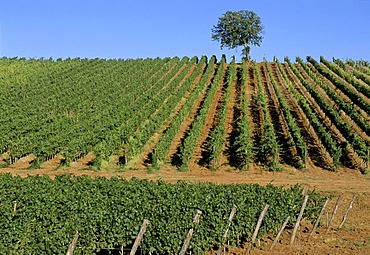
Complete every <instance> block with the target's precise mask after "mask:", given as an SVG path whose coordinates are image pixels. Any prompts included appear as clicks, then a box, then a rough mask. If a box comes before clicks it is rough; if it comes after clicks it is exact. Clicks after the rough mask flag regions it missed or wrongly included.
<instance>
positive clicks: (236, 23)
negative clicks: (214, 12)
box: [212, 10, 264, 60]
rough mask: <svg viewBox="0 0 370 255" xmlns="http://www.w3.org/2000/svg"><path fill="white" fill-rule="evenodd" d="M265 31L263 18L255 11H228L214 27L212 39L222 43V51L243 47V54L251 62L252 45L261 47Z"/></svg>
mask: <svg viewBox="0 0 370 255" xmlns="http://www.w3.org/2000/svg"><path fill="white" fill-rule="evenodd" d="M263 29H264V27H263V25H262V23H261V18H260V17H259V16H258V15H257V14H256V13H254V12H253V11H247V10H241V11H237V12H232V11H227V12H226V13H225V14H224V15H223V16H222V17H220V18H219V20H218V23H217V25H216V26H213V29H212V39H213V40H216V41H220V42H221V49H222V48H224V47H228V48H229V49H234V48H237V47H238V46H243V47H244V48H243V54H245V57H246V58H247V60H249V58H250V57H249V51H250V45H256V46H260V45H261V42H262V39H263V36H262V33H263Z"/></svg>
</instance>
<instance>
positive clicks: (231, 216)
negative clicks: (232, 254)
mask: <svg viewBox="0 0 370 255" xmlns="http://www.w3.org/2000/svg"><path fill="white" fill-rule="evenodd" d="M236 208H237V206H236V205H233V207H232V208H231V212H230V215H229V220H228V221H229V224H228V225H227V228H226V231H225V234H224V236H223V238H224V239H225V240H226V238H227V234H228V233H229V228H230V226H231V222H232V220H233V218H234V215H235V212H236ZM223 246H224V245H223V244H222V245H220V248H219V249H218V251H217V255H220V254H221V252H222V249H223Z"/></svg>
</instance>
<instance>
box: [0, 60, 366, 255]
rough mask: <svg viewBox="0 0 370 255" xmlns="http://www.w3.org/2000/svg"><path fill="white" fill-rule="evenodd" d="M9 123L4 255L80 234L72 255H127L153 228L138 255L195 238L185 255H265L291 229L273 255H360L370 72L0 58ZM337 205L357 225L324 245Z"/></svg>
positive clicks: (356, 66)
mask: <svg viewBox="0 0 370 255" xmlns="http://www.w3.org/2000/svg"><path fill="white" fill-rule="evenodd" d="M0 109H1V111H0V168H1V169H0V187H1V188H0V253H1V254H3V253H4V254H65V252H66V250H67V247H68V246H69V245H70V244H71V241H72V238H73V236H74V234H75V233H79V238H78V242H77V246H76V247H75V251H74V254H100V255H101V254H124V252H123V249H124V248H125V249H126V251H129V250H130V249H131V248H132V247H133V246H134V241H135V238H136V235H137V234H138V232H139V230H140V231H141V228H140V226H141V224H142V223H143V220H144V219H145V220H149V221H150V224H149V225H147V230H146V232H145V234H144V238H143V240H142V242H141V244H140V252H141V254H179V251H180V249H182V245H183V241H184V239H185V237H186V236H187V233H188V231H189V233H190V230H189V229H191V230H193V231H194V232H193V233H194V235H193V236H192V239H191V241H190V243H189V246H188V247H187V253H185V252H184V253H182V254H204V253H205V252H208V253H207V254H213V253H214V252H215V251H217V250H218V251H220V252H221V250H220V249H221V248H222V247H224V248H225V247H226V245H227V246H228V247H231V248H232V249H234V248H235V249H236V250H234V252H235V254H239V253H238V252H237V249H240V250H241V252H240V253H242V254H245V253H246V249H247V246H248V245H249V244H250V246H249V247H252V246H253V248H255V247H256V246H258V245H257V244H253V242H254V240H253V236H254V238H257V240H258V242H261V243H262V246H259V247H258V248H257V249H254V250H253V252H255V253H256V254H265V253H264V252H268V251H267V249H266V248H267V247H266V246H267V244H270V243H271V242H272V236H276V233H277V231H278V229H279V228H280V227H281V226H282V224H283V222H284V220H286V222H287V224H288V225H287V226H286V229H285V231H284V232H283V238H282V240H281V241H279V243H278V244H277V245H276V246H279V247H278V248H277V251H281V252H282V253H276V254H306V253H307V254H309V253H310V252H311V253H312V252H314V254H316V253H322V254H329V253H330V254H332V253H336V254H344V253H345V252H348V251H349V250H350V251H351V252H352V253H353V252H354V251H356V252H355V253H356V254H367V251H368V249H367V248H368V247H369V246H368V245H370V242H369V240H368V233H369V232H368V230H369V227H370V226H369V224H368V222H369V217H368V214H366V213H364V212H366V210H367V209H368V208H369V204H370V203H369V199H368V197H369V196H368V185H369V180H370V179H369V178H368V175H363V174H364V173H368V172H369V171H370V63H369V62H366V61H352V60H347V61H341V60H339V59H333V60H332V61H329V60H326V59H325V58H323V57H321V58H320V60H319V61H317V60H315V59H313V58H312V57H307V58H306V59H305V60H303V59H301V58H299V57H297V58H296V59H295V61H291V60H290V59H288V58H285V59H284V61H283V62H280V61H279V60H278V59H276V58H275V59H274V60H273V61H272V62H268V61H266V60H264V61H263V62H261V63H257V62H253V61H252V62H242V63H236V62H235V60H234V59H232V60H231V61H230V62H229V63H228V62H227V60H226V56H224V55H223V56H222V57H221V59H217V58H216V57H215V56H212V57H211V58H208V57H206V56H203V57H201V58H198V57H193V58H189V57H183V58H178V57H172V58H164V59H161V58H155V59H152V58H147V59H127V60H123V59H110V60H106V59H80V58H75V59H70V58H68V59H57V60H53V59H23V58H2V59H0ZM76 166H77V170H76ZM199 169H201V171H198V172H197V170H199ZM291 169H294V173H299V174H301V175H300V177H299V178H301V179H297V176H296V175H293V174H291V173H292V172H289V170H291ZM343 169H344V174H343ZM260 170H266V171H260ZM341 170H342V171H341ZM253 171H254V172H253ZM5 172H6V173H7V174H4V173H5ZM107 172H108V173H109V175H107V177H110V178H102V177H101V176H105V175H104V173H107ZM143 172H144V174H143ZM199 172H200V174H199ZM276 172H282V173H276ZM313 172H314V174H313V175H306V173H311V174H312V173H313ZM45 173H46V175H44V174H45ZM61 173H62V175H61ZM86 173H87V175H91V176H95V177H94V178H93V177H91V176H87V175H86ZM101 173H103V174H102V175H100V174H101ZM248 173H251V174H249V175H247V174H248ZM40 174H41V175H42V176H41V175H40ZM233 174H234V175H233ZM16 175H19V176H16ZM28 175H29V176H28ZM47 175H49V176H47ZM79 175H81V176H79ZM232 175H233V176H232ZM20 176H22V177H25V178H21V177H20ZM96 176H98V177H96ZM148 176H149V177H148ZM153 176H154V177H153ZM230 176H232V178H230ZM266 176H267V177H266ZM141 177H143V178H147V177H148V178H147V179H148V180H142V178H141ZM162 177H163V179H161V178H162ZM166 177H168V178H166ZM193 177H194V178H193ZM227 178H230V179H227ZM180 180H181V181H180ZM297 180H298V181H297ZM302 180H303V181H302ZM167 181H168V182H167ZM311 181H312V183H311ZM212 182H216V183H218V184H216V183H212ZM297 182H298V183H301V184H306V187H303V188H302V186H300V185H296V184H297ZM220 183H223V184H220ZM247 183H249V184H247ZM257 183H258V184H260V185H264V186H260V185H258V184H257ZM307 183H308V185H307ZM272 184H277V185H279V184H282V185H285V187H283V186H274V185H272ZM311 184H312V185H311ZM316 185H318V187H319V191H321V192H319V193H316V191H312V190H313V189H316ZM335 185H337V187H334V186H335ZM307 186H308V187H307ZM306 188H308V189H306ZM333 189H334V190H333ZM323 193H324V194H323ZM334 193H341V195H340V196H339V198H338V201H340V199H341V197H342V196H344V195H346V198H345V199H344V200H345V203H346V205H347V204H348V203H349V194H348V193H351V194H350V195H351V197H353V198H352V201H351V204H350V206H349V207H348V208H349V209H348V211H347V212H349V210H350V209H351V208H352V202H353V201H355V203H356V204H355V208H354V210H353V211H354V212H353V214H355V215H356V216H352V219H349V223H348V225H347V226H344V228H343V229H340V227H338V228H336V229H334V228H335V227H333V229H332V231H330V232H329V226H330V224H329V210H327V211H326V225H327V231H326V234H327V232H329V234H330V235H334V237H332V236H328V235H325V234H323V233H322V229H323V228H324V227H323V225H324V224H323V222H324V219H323V218H322V219H321V221H319V220H317V221H316V219H317V217H318V215H319V213H320V215H321V212H324V208H323V204H326V203H324V200H325V198H324V196H326V195H328V199H329V198H330V199H331V201H330V203H329V204H330V205H329V207H328V208H330V209H332V208H333V207H334V205H333V202H335V201H334V200H333V199H332V198H333V196H334V195H333V194H334ZM345 193H347V194H345ZM356 196H357V197H356ZM355 198H356V200H355ZM302 201H303V203H302ZM327 201H329V200H327ZM306 202H307V205H306ZM357 203H358V204H359V205H357ZM303 205H306V207H305V209H304V206H303ZM301 206H302V208H301ZM338 207H339V204H338ZM232 210H234V212H233V211H232ZM198 211H201V212H202V214H201V215H200V220H199V221H198V222H197V223H196V222H195V220H193V218H194V215H195V214H196V212H198ZM230 211H231V212H230ZM339 211H340V213H339V214H340V215H343V214H344V213H345V212H344V208H343V206H341V208H340V209H339ZM262 212H266V214H265V216H264V218H263V220H262V221H261V222H260V229H259V232H258V233H257V232H256V231H255V228H256V229H257V226H258V224H259V223H258V222H257V220H259V216H260V213H261V214H262ZM301 212H302V215H300V213H301ZM334 212H335V210H334V211H333V216H332V218H331V220H330V221H332V219H334V214H335V213H334ZM351 213H352V212H351ZM229 215H230V216H229ZM231 215H233V217H231ZM234 215H235V217H234ZM345 215H347V213H346V214H345ZM301 216H302V217H303V224H305V225H303V224H301V225H300V224H299V220H300V217H301ZM260 217H261V216H260ZM350 217H351V216H350ZM337 218H338V219H339V218H340V217H339V216H337ZM344 219H345V218H343V221H342V222H343V223H344ZM314 221H316V223H321V224H320V226H319V229H320V230H317V231H316V232H315V231H313V230H312V229H313V228H312V226H313V225H312V224H313V223H314ZM144 222H145V221H144ZM295 222H298V224H295ZM336 223H337V222H336ZM334 225H336V224H334ZM341 225H342V224H341ZM293 226H294V229H295V230H296V227H297V228H298V227H300V226H301V228H300V229H299V231H298V232H299V234H298V235H300V236H299V238H298V239H299V244H297V245H296V246H294V245H292V244H293V242H291V243H290V245H289V246H288V245H286V244H285V243H286V239H287V235H290V234H291V232H292V229H293ZM225 230H226V232H225ZM311 230H312V232H311V234H313V235H314V236H313V238H311V239H310V240H308V232H309V231H311ZM340 230H343V232H340ZM77 231H78V232H77ZM293 232H294V230H293ZM320 234H321V235H320ZM340 234H344V235H347V236H346V238H347V239H344V238H343V239H341V236H340ZM306 237H307V238H306ZM366 238H367V239H366ZM261 240H262V241H261ZM348 240H350V241H348ZM304 242H306V243H307V242H313V243H314V244H311V243H310V244H309V245H306V246H304V245H303V244H304ZM296 243H297V242H296ZM339 246H343V247H341V249H337V248H338V247H339ZM271 247H272V246H271ZM322 247H324V248H322ZM121 248H122V252H121V253H119V252H120V250H119V249H121ZM317 249H319V250H317ZM240 250H239V251H240ZM287 250H289V252H290V253H289V252H288V253H286V252H287ZM258 252H260V253H258ZM361 252H362V253H361ZM180 253H181V252H180ZM269 254H270V253H269ZM274 254H275V253H274Z"/></svg>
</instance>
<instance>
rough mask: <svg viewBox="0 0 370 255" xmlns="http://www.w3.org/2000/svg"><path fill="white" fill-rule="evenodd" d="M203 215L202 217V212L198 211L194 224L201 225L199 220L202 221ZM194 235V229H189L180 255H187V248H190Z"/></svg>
mask: <svg viewBox="0 0 370 255" xmlns="http://www.w3.org/2000/svg"><path fill="white" fill-rule="evenodd" d="M201 215H202V211H200V210H197V212H196V214H195V216H194V220H193V223H194V224H198V223H199V219H200V216H201ZM193 233H194V228H191V229H189V232H188V235H187V236H186V238H185V240H184V244H183V245H182V248H181V250H180V253H179V255H185V252H186V250H187V248H188V246H189V243H190V239H191V237H192V236H193Z"/></svg>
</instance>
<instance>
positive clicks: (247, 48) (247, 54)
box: [244, 42, 251, 62]
mask: <svg viewBox="0 0 370 255" xmlns="http://www.w3.org/2000/svg"><path fill="white" fill-rule="evenodd" d="M250 49H251V48H250V47H249V46H248V44H247V43H246V42H245V43H244V53H245V59H246V60H247V62H250V61H251V59H250V56H249V52H250Z"/></svg>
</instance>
